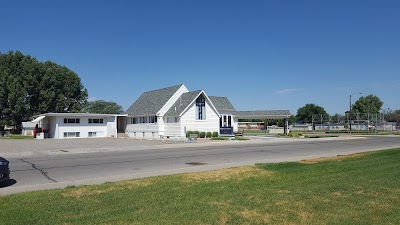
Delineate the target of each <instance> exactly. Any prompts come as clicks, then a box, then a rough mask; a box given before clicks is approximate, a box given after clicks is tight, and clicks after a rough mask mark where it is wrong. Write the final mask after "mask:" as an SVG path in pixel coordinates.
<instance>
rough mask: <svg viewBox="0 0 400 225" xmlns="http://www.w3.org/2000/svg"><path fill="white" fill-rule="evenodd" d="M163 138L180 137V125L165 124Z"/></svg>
mask: <svg viewBox="0 0 400 225" xmlns="http://www.w3.org/2000/svg"><path fill="white" fill-rule="evenodd" d="M164 126H165V132H164V136H166V137H181V136H182V133H181V125H180V123H171V124H165V125H164Z"/></svg>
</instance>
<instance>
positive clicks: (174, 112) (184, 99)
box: [164, 90, 202, 116]
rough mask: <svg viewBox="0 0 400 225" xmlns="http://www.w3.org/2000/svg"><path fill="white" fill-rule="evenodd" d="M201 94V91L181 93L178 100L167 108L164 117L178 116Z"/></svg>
mask: <svg viewBox="0 0 400 225" xmlns="http://www.w3.org/2000/svg"><path fill="white" fill-rule="evenodd" d="M201 92H202V90H198V91H190V92H186V93H183V94H182V95H181V96H180V97H179V98H178V100H176V102H175V103H174V104H173V105H172V106H171V108H169V110H168V111H167V112H166V113H165V115H164V116H179V115H181V113H182V112H183V111H184V110H185V109H186V108H187V107H188V106H189V104H190V103H192V102H193V101H194V100H195V98H196V97H197V96H198V95H199V94H200V93H201Z"/></svg>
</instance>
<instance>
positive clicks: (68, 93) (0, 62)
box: [0, 51, 87, 129]
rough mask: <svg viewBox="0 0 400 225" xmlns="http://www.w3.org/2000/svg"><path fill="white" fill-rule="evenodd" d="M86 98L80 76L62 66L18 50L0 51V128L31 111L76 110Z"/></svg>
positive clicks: (32, 112)
mask: <svg viewBox="0 0 400 225" xmlns="http://www.w3.org/2000/svg"><path fill="white" fill-rule="evenodd" d="M86 100H87V91H86V89H85V88H84V87H83V85H82V83H81V80H80V78H79V77H78V75H77V74H76V73H74V72H73V71H71V70H69V69H68V68H66V67H65V66H60V65H57V64H56V63H53V62H50V61H47V62H44V63H43V62H38V61H37V60H36V59H35V58H33V57H31V56H29V55H23V54H22V53H21V52H19V51H16V52H13V51H10V52H8V53H5V54H1V53H0V129H1V128H2V127H4V125H11V126H17V127H18V126H20V125H21V122H22V121H24V120H28V119H29V117H31V116H33V115H35V114H40V113H45V112H78V111H80V110H81V108H82V106H83V105H84V104H85V103H86Z"/></svg>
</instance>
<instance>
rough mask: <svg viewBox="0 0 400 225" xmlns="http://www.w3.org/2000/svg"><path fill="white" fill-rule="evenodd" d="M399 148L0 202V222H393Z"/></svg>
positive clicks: (397, 210)
mask: <svg viewBox="0 0 400 225" xmlns="http://www.w3.org/2000/svg"><path fill="white" fill-rule="evenodd" d="M399 166H400V149H394V150H386V151H378V152H372V153H363V154H356V155H350V156H343V157H337V158H325V159H324V158H322V159H317V160H308V161H303V162H289V163H277V164H260V165H257V166H254V167H250V166H247V167H238V168H232V169H224V170H216V171H211V172H203V173H190V174H189V173H188V174H180V175H170V176H160V177H154V178H145V179H138V180H131V181H123V182H117V183H106V184H103V185H96V186H82V187H70V188H66V189H61V190H50V191H39V192H31V193H21V194H14V195H10V196H0V224H13V225H14V224H24V225H25V224H363V225H364V224H400V169H399Z"/></svg>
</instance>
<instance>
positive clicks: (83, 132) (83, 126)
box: [54, 117, 116, 139]
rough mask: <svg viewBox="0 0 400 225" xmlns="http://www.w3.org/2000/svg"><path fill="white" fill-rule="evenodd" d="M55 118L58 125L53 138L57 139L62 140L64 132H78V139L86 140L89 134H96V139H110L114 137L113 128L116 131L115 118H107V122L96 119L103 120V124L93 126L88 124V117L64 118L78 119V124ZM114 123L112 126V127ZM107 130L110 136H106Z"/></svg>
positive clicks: (62, 118) (104, 119)
mask: <svg viewBox="0 0 400 225" xmlns="http://www.w3.org/2000/svg"><path fill="white" fill-rule="evenodd" d="M55 118H56V120H55V121H56V123H57V124H58V129H56V130H58V131H57V132H56V133H55V136H54V138H58V139H64V133H65V132H79V133H80V135H79V137H80V138H87V137H89V132H96V137H111V135H115V134H114V133H115V131H114V133H113V131H112V130H113V127H114V130H115V129H116V122H115V117H109V119H110V120H109V121H108V120H107V118H98V117H96V119H97V118H98V119H103V121H104V122H103V123H102V124H101V123H100V124H93V123H90V124H89V122H88V119H89V118H88V117H65V118H79V119H80V123H76V124H74V123H64V117H55ZM113 123H114V125H113ZM108 129H109V130H110V132H111V133H110V134H108Z"/></svg>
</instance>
